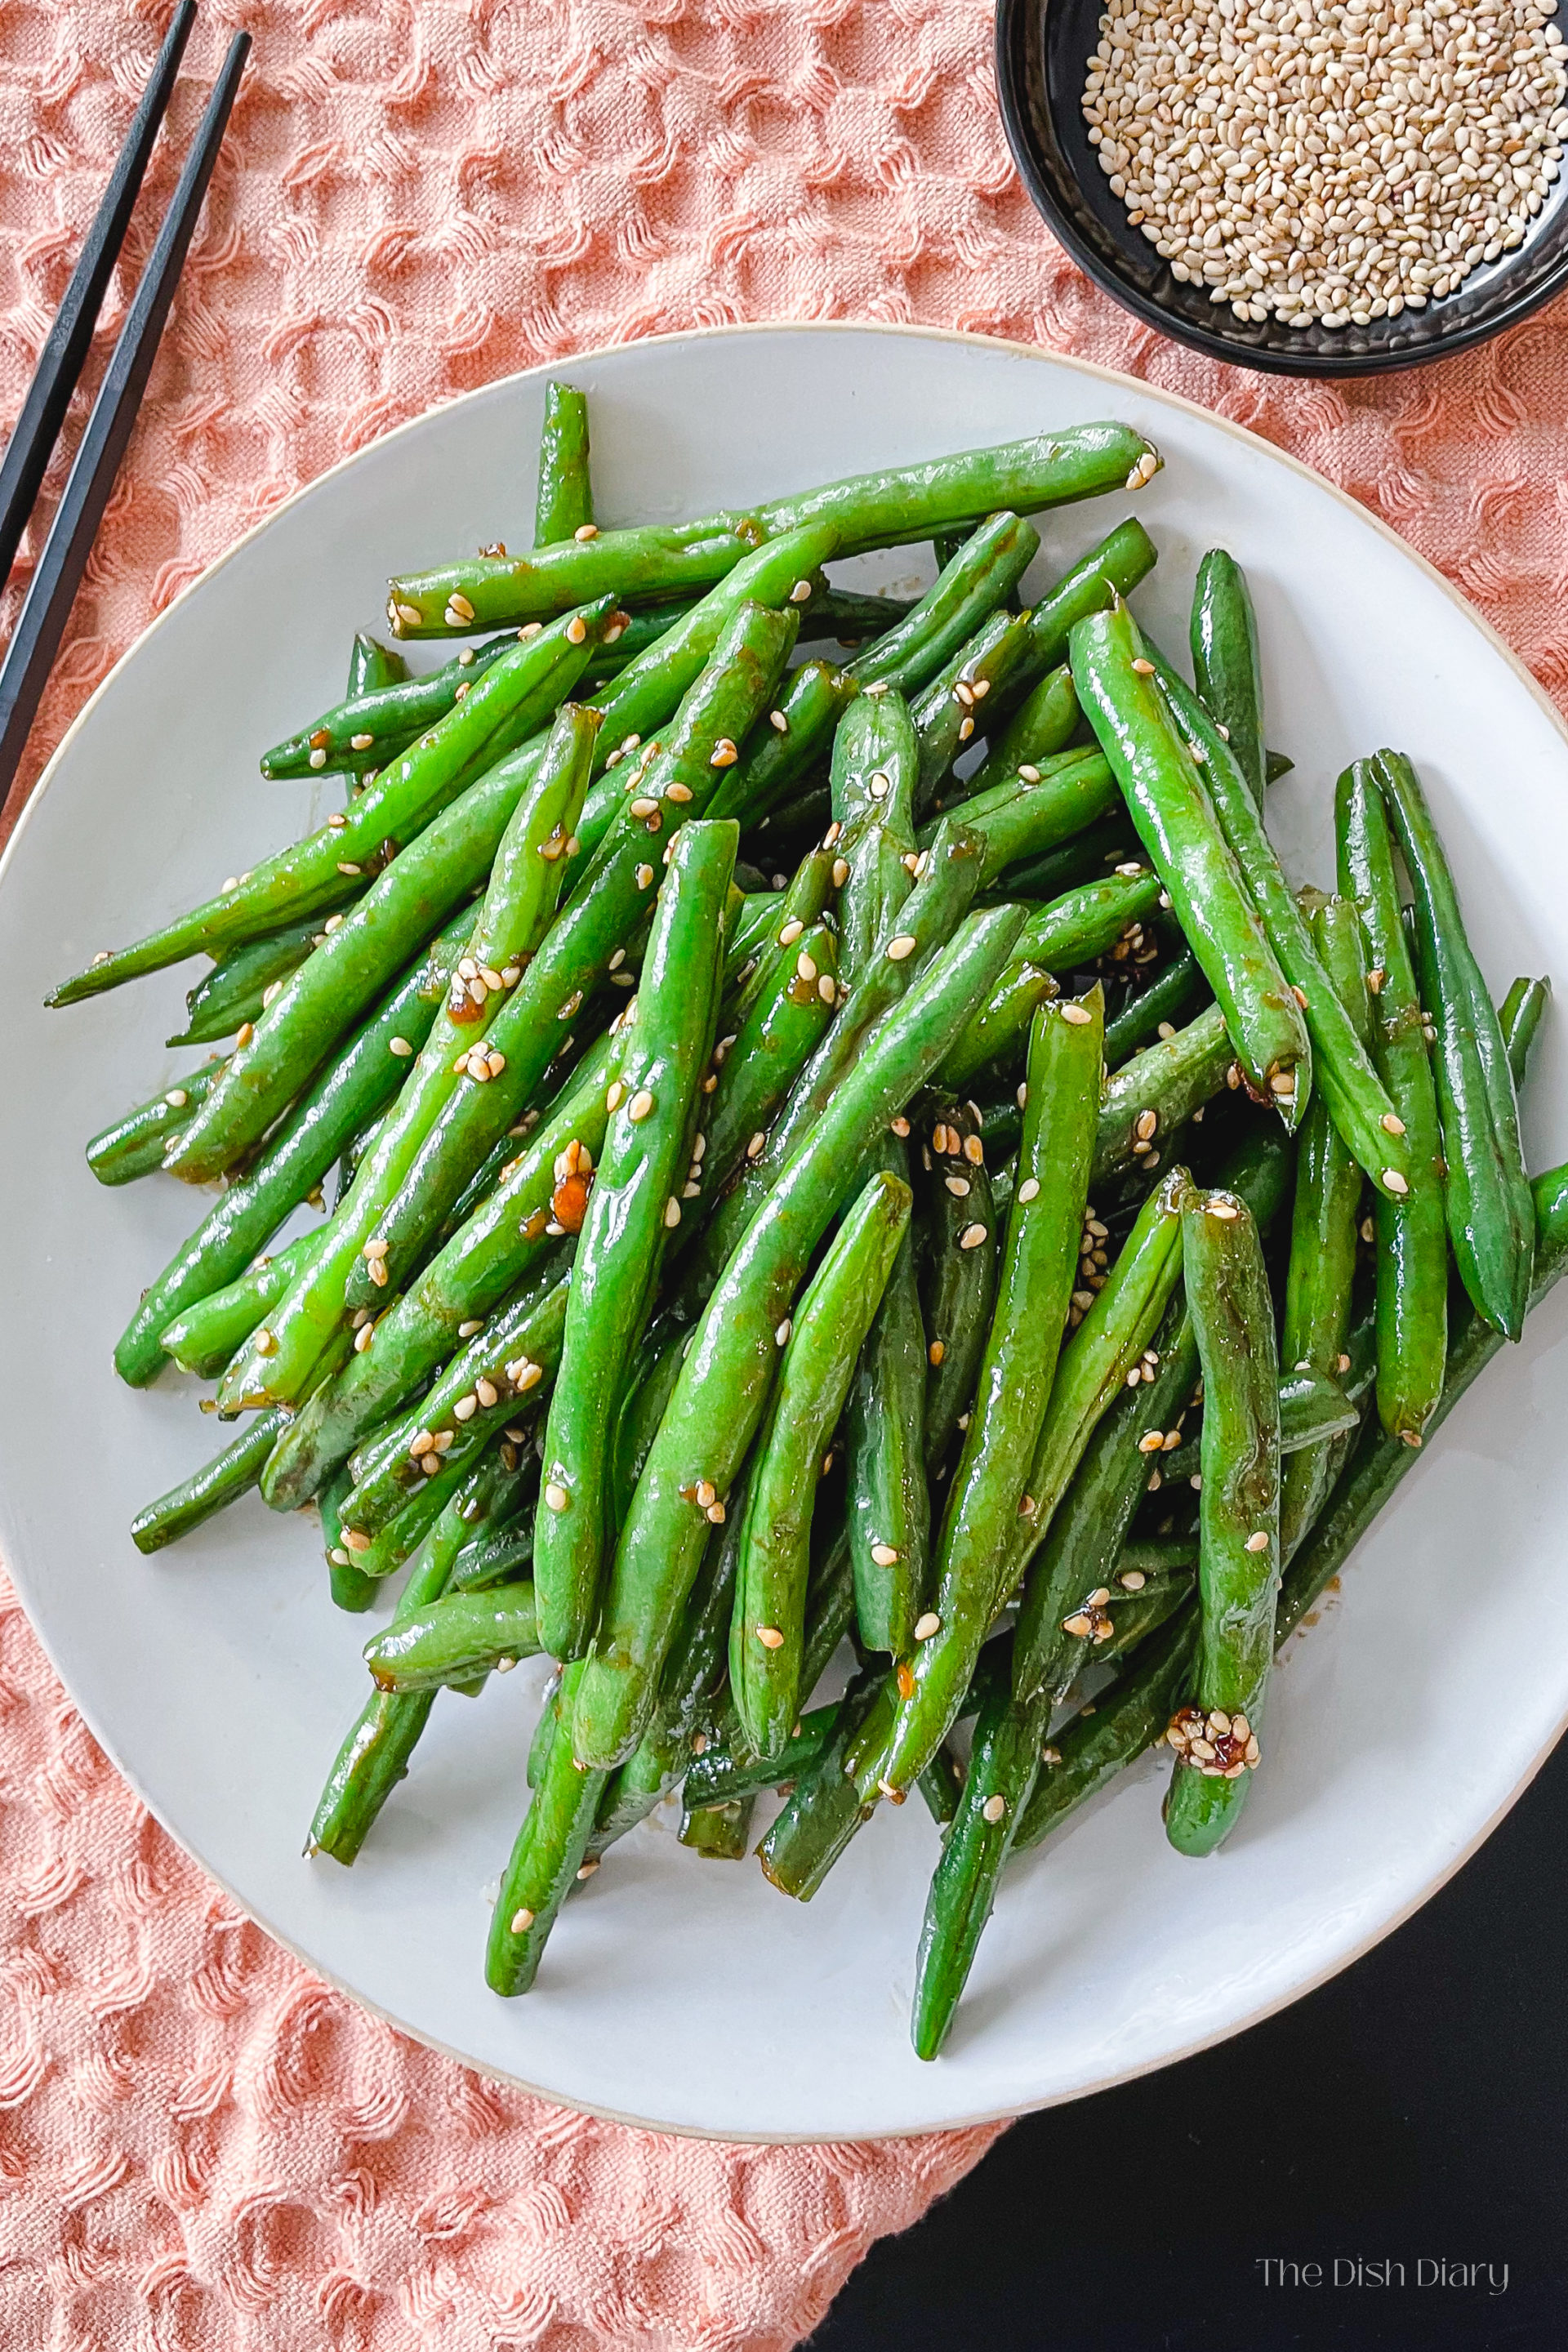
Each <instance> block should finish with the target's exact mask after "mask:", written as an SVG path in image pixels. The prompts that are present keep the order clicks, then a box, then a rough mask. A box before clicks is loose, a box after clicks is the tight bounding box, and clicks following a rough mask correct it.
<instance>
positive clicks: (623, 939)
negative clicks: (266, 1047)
mask: <svg viewBox="0 0 1568 2352" xmlns="http://www.w3.org/2000/svg"><path fill="white" fill-rule="evenodd" d="M794 636H795V622H794V619H793V617H792V615H791V614H789V613H787V612H785V613H775V612H773V611H772V610H770V609H768V608H765V607H763V606H762V605H759V604H742V606H741V607H740V609H739V610H738V611H737V612H736V613H735V614H734V615H733V616H732V617H731V621H730V622H729V623H728V625H726V627H725V628H724V630H723V631H722V633H721V636H720V638H719V641H718V643H717V645H716V646H715V647H714V649H713V656H712V658H711V660H710V662H709V663H708V665H707V667H705V668H704V669H703V671H702V672H701V674H700V677H699V678H698V680H697V682H696V684H695V685H694V686H693V687H692V688H691V689H690V692H689V694H688V696H687V697H686V699H685V700H684V702H683V703H682V705H681V708H680V709H679V712H678V713H677V715H676V718H675V719H674V720H673V722H672V723H671V727H670V730H669V733H668V745H667V746H665V751H666V756H665V758H664V759H662V760H660V759H658V755H657V753H656V754H655V758H654V761H652V762H650V767H649V770H648V772H647V775H646V782H647V791H646V792H644V793H632V794H631V796H630V797H629V798H628V799H627V800H626V803H625V805H624V807H623V808H622V810H621V813H620V814H619V815H618V816H617V817H616V821H615V824H614V825H613V827H612V828H611V830H610V831H609V832H608V833H607V834H606V835H605V839H604V841H603V842H602V843H601V844H600V846H599V849H598V850H597V852H596V853H595V856H594V859H593V861H592V865H591V868H590V870H589V872H588V873H587V874H586V875H585V876H584V877H583V879H582V880H581V881H580V882H579V883H578V885H577V886H576V887H575V889H574V892H573V894H572V896H571V897H570V898H568V900H567V902H566V904H565V906H564V907H563V909H562V913H561V916H560V919H559V920H558V921H557V922H556V923H555V924H554V926H553V927H552V929H551V930H550V932H549V933H548V935H547V936H546V938H545V940H544V941H543V943H542V946H541V948H540V950H539V951H538V953H537V954H536V955H535V957H534V959H533V961H532V962H531V964H530V966H529V968H528V970H527V971H526V972H525V973H524V974H523V977H522V981H521V984H520V986H518V987H517V988H516V989H514V990H513V991H512V992H511V994H510V996H509V997H508V998H507V1000H506V1002H505V1003H503V1005H502V1006H501V1008H500V1013H498V1014H497V1016H496V1019H495V1021H494V1023H493V1024H492V1025H491V1028H490V1030H489V1034H488V1037H487V1044H488V1045H489V1048H490V1051H491V1054H492V1057H493V1056H494V1055H500V1059H501V1062H502V1064H503V1068H502V1070H501V1072H500V1074H499V1075H497V1076H494V1077H493V1080H492V1083H491V1084H489V1086H486V1087H468V1088H466V1089H465V1090H464V1091H463V1093H462V1094H461V1095H459V1096H455V1097H453V1098H452V1099H451V1100H450V1101H448V1103H447V1106H446V1108H445V1109H444V1110H443V1111H442V1113H441V1115H440V1117H439V1118H437V1120H436V1122H435V1124H434V1126H433V1127H432V1129H430V1131H429V1134H428V1136H427V1138H426V1140H425V1141H424V1143H423V1144H422V1145H421V1146H420V1149H419V1150H418V1151H417V1152H416V1155H415V1156H414V1158H413V1159H412V1160H411V1161H410V1162H409V1163H408V1166H407V1168H406V1169H405V1171H404V1173H403V1177H402V1181H401V1185H400V1187H399V1189H398V1190H397V1192H396V1193H395V1197H393V1198H391V1199H390V1200H389V1202H387V1204H386V1206H385V1207H384V1210H383V1211H382V1212H381V1213H379V1214H378V1217H377V1224H378V1227H379V1233H378V1236H377V1237H378V1238H381V1239H384V1240H385V1242H386V1244H387V1254H386V1255H385V1257H384V1260H383V1263H384V1265H387V1267H388V1270H389V1274H392V1275H395V1274H396V1272H397V1268H398V1265H399V1263H400V1262H401V1261H403V1260H417V1258H418V1257H419V1255H421V1254H422V1252H423V1250H424V1247H425V1245H426V1241H427V1239H428V1237H429V1235H430V1234H432V1233H433V1232H434V1231H435V1229H436V1227H437V1224H438V1223H439V1221H440V1219H441V1218H442V1216H443V1215H444V1214H445V1212H446V1210H447V1207H448V1206H449V1204H450V1203H451V1202H452V1201H453V1200H454V1199H455V1198H456V1197H457V1195H458V1192H460V1191H461V1190H462V1188H463V1185H464V1183H465V1182H466V1181H467V1178H468V1172H469V1171H470V1170H471V1169H472V1168H473V1167H474V1166H475V1165H476V1164H477V1163H478V1161H479V1160H481V1159H482V1158H483V1157H484V1156H485V1154H486V1153H487V1152H489V1150H491V1149H492V1147H493V1146H494V1145H495V1144H496V1143H497V1142H498V1141H499V1140H500V1137H501V1136H502V1135H503V1134H504V1133H505V1132H506V1130H507V1129H509V1128H510V1127H511V1126H512V1125H513V1124H514V1123H515V1122H516V1120H517V1119H518V1118H519V1117H520V1116H521V1112H522V1111H523V1109H524V1108H526V1106H527V1104H528V1103H529V1101H530V1100H531V1097H532V1096H533V1095H534V1094H535V1093H536V1092H537V1089H538V1087H539V1084H540V1081H541V1079H542V1077H543V1076H544V1073H545V1071H546V1069H547V1068H548V1067H549V1066H550V1064H551V1062H552V1060H553V1059H554V1048H555V1045H556V1042H557V1041H558V1040H559V1038H560V1036H561V1034H562V1032H561V1026H560V1024H561V1023H562V1022H563V1021H569V1020H571V1019H572V1018H573V1017H574V1015H575V1013H576V1012H577V1010H578V1007H579V1005H580V1004H581V1003H582V1000H583V998H584V995H585V993H586V992H587V991H588V990H589V989H591V988H593V987H594V986H595V984H596V983H597V982H599V981H600V980H602V979H603V978H604V976H605V974H606V973H611V974H612V975H613V972H614V970H615V968H616V963H617V960H618V958H619V957H620V956H621V955H622V954H623V953H624V951H625V950H626V947H627V946H628V945H629V943H630V942H631V940H633V938H634V937H635V934H636V932H637V929H639V927H640V926H641V924H642V923H643V921H644V920H645V919H647V915H648V913H649V911H650V909H651V907H652V903H653V897H654V892H655V889H656V887H657V884H658V871H659V866H658V858H659V856H660V854H661V851H662V850H663V849H664V848H667V847H668V843H669V840H670V839H671V838H673V836H674V835H675V834H676V833H677V832H678V831H679V827H680V826H681V824H685V823H687V822H689V820H690V819H692V818H694V817H700V816H703V815H706V814H708V810H707V802H708V798H709V795H710V793H712V791H713V789H714V786H715V784H716V782H717V780H718V778H719V776H720V774H721V772H722V770H721V768H716V767H714V765H713V759H714V755H715V754H716V753H718V754H720V755H722V753H723V751H724V749H725V746H726V744H727V743H732V742H735V741H738V740H740V738H741V736H742V735H743V734H744V733H745V731H746V729H747V727H748V726H749V725H750V723H751V721H752V718H753V717H754V716H755V715H756V713H757V712H758V711H759V710H761V709H763V707H764V706H765V704H766V701H767V698H768V697H769V695H770V694H771V693H772V692H773V686H774V684H775V683H776V680H777V677H778V674H779V672H780V670H781V668H782V667H783V665H784V659H785V657H786V656H787V654H788V651H789V647H790V646H791V644H792V643H793V641H794ZM639 756H640V755H639ZM656 770H657V772H656ZM364 1280H365V1276H363V1274H358V1273H356V1274H355V1275H354V1276H351V1279H350V1282H349V1284H348V1285H347V1286H346V1289H345V1297H347V1299H348V1301H349V1304H350V1305H353V1304H356V1303H359V1301H358V1299H357V1293H356V1285H359V1284H363V1282H364Z"/></svg>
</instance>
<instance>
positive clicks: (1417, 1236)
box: [1334, 762, 1448, 1445]
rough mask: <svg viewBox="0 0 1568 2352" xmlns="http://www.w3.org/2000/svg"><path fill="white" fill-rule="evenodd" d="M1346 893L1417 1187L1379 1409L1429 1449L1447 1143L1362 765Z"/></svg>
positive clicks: (1380, 1265)
mask: <svg viewBox="0 0 1568 2352" xmlns="http://www.w3.org/2000/svg"><path fill="white" fill-rule="evenodd" d="M1334 803H1335V808H1334V814H1335V824H1336V830H1337V832H1338V835H1339V866H1340V887H1341V888H1342V890H1343V891H1344V892H1345V893H1346V895H1347V896H1348V897H1349V898H1353V900H1354V901H1355V904H1356V906H1357V908H1358V909H1359V910H1360V919H1361V921H1362V923H1363V925H1364V927H1365V931H1366V943H1367V961H1369V962H1370V963H1371V964H1372V965H1373V973H1374V977H1373V979H1372V980H1371V981H1370V982H1369V981H1363V985H1362V989H1361V999H1362V1003H1363V1005H1365V1004H1367V1003H1368V995H1367V989H1368V986H1369V984H1370V985H1372V986H1373V988H1374V990H1375V994H1374V997H1373V1002H1372V1007H1371V1012H1372V1017H1371V1019H1370V1022H1369V1024H1368V1025H1369V1027H1370V1029H1371V1033H1372V1043H1373V1055H1375V1057H1376V1061H1377V1066H1378V1069H1379V1071H1380V1073H1381V1074H1382V1076H1383V1078H1384V1083H1385V1085H1386V1086H1387V1088H1388V1091H1389V1094H1390V1096H1391V1097H1392V1098H1393V1101H1394V1106H1395V1108H1396V1110H1397V1112H1398V1115H1399V1118H1401V1120H1402V1121H1403V1123H1404V1129H1405V1136H1406V1139H1407V1150H1408V1154H1409V1166H1410V1189H1409V1192H1407V1194H1406V1195H1405V1198H1404V1199H1402V1200H1396V1201H1388V1200H1384V1199H1383V1198H1381V1197H1380V1198H1379V1200H1378V1202H1377V1410H1378V1415H1379V1418H1380V1419H1381V1420H1382V1423H1383V1425H1384V1429H1386V1430H1387V1432H1388V1433H1389V1435H1390V1436H1391V1437H1403V1438H1404V1440H1405V1444H1407V1445H1419V1444H1420V1443H1421V1433H1422V1431H1423V1430H1424V1429H1425V1428H1426V1423H1427V1421H1428V1419H1429V1418H1430V1416H1431V1413H1432V1412H1433V1409H1434V1407H1435V1406H1436V1402H1437V1400H1438V1398H1439V1397H1440V1396H1441V1395H1442V1393H1443V1360H1444V1356H1445V1353H1446V1351H1447V1330H1448V1236H1447V1218H1446V1213H1445V1209H1444V1199H1443V1142H1442V1136H1441V1133H1440V1130H1439V1128H1438V1122H1437V1096H1436V1087H1434V1085H1433V1080H1432V1065H1431V1062H1430V1060H1429V1058H1428V1055H1427V1047H1426V1020H1425V1016H1424V1014H1423V1012H1422V1005H1421V997H1420V992H1419V991H1418V990H1417V988H1416V984H1415V971H1413V969H1412V967H1411V962H1410V955H1409V951H1408V950H1407V948H1406V946H1405V925H1404V919H1403V916H1402V913H1401V908H1400V898H1399V883H1398V878H1397V877H1396V875H1395V873H1394V844H1393V841H1392V839H1391V837H1390V835H1389V830H1388V818H1387V814H1386V813H1385V810H1384V802H1383V796H1382V793H1380V791H1379V789H1378V785H1377V782H1376V778H1375V776H1374V774H1373V772H1372V771H1371V770H1369V769H1368V768H1367V767H1366V766H1365V764H1364V763H1362V762H1358V763H1357V765H1356V766H1355V767H1353V768H1351V769H1348V770H1347V771H1346V772H1345V773H1344V774H1343V775H1342V777H1341V778H1340V781H1339V786H1338V789H1337V791H1336V793H1335V795H1334Z"/></svg>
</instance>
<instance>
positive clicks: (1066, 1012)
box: [1020, 1004, 1094, 1091]
mask: <svg viewBox="0 0 1568 2352" xmlns="http://www.w3.org/2000/svg"><path fill="white" fill-rule="evenodd" d="M1061 1015H1062V1019H1063V1020H1064V1021H1069V1022H1071V1024H1072V1025H1073V1027H1074V1028H1075V1029H1084V1028H1087V1027H1088V1025H1089V1023H1090V1022H1091V1021H1092V1020H1093V1018H1094V1015H1093V1013H1086V1012H1085V1010H1084V1008H1083V1006H1082V1005H1081V1004H1064V1005H1063V1006H1062V1008H1061ZM1020 1091H1021V1089H1020Z"/></svg>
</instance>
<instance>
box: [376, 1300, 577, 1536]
mask: <svg viewBox="0 0 1568 2352" xmlns="http://www.w3.org/2000/svg"><path fill="white" fill-rule="evenodd" d="M570 1290H571V1277H570V1276H568V1275H563V1274H562V1273H561V1272H560V1270H559V1268H558V1266H557V1265H556V1264H555V1263H554V1262H553V1261H552V1260H551V1259H546V1261H545V1262H544V1264H543V1265H542V1266H541V1267H540V1268H539V1269H538V1271H537V1272H536V1273H534V1274H533V1275H531V1276H530V1277H529V1278H528V1279H527V1280H525V1281H524V1282H523V1284H522V1285H521V1288H520V1289H519V1291H518V1293H517V1295H516V1297H513V1298H511V1299H510V1300H509V1301H508V1303H507V1305H506V1306H505V1307H503V1308H502V1309H501V1310H500V1313H499V1314H496V1315H492V1316H491V1317H490V1318H489V1320H488V1321H487V1322H486V1324H485V1327H484V1328H483V1330H481V1331H477V1332H476V1333H475V1334H474V1336H473V1338H472V1339H470V1340H469V1341H468V1345H467V1347H465V1348H460V1349H458V1353H457V1354H456V1356H454V1357H453V1359H452V1360H451V1362H450V1363H449V1364H448V1365H447V1367H446V1368H445V1370H443V1371H442V1372H441V1374H440V1375H439V1377H438V1378H437V1380H436V1381H434V1382H433V1384H432V1385H431V1387H430V1388H429V1389H427V1390H426V1392H425V1394H424V1395H423V1396H422V1397H421V1398H420V1399H419V1402H417V1404H416V1405H414V1406H412V1407H411V1408H410V1409H409V1410H408V1411H406V1412H405V1413H403V1414H402V1415H401V1416H400V1417H399V1418H397V1419H395V1420H394V1421H391V1422H389V1423H386V1424H385V1425H384V1427H383V1428H382V1429H381V1430H380V1431H379V1432H378V1433H377V1434H376V1435H375V1436H374V1438H372V1439H371V1440H370V1442H369V1443H368V1444H366V1445H364V1446H363V1447H362V1448H361V1449H360V1451H359V1452H358V1453H356V1454H353V1457H352V1459H351V1461H350V1465H349V1466H350V1469H351V1471H352V1473H353V1480H354V1485H353V1492H352V1493H351V1494H350V1495H349V1496H347V1497H346V1498H345V1500H344V1504H343V1508H342V1517H343V1520H344V1522H345V1523H346V1524H347V1525H348V1526H349V1527H352V1528H362V1529H363V1531H364V1532H365V1533H366V1534H369V1535H376V1534H379V1532H380V1530H381V1529H382V1528H384V1527H386V1526H388V1525H389V1524H390V1522H391V1521H392V1520H393V1519H395V1517H397V1514H398V1512H399V1511H400V1510H401V1509H402V1507H403V1506H404V1504H405V1503H406V1501H407V1500H408V1497H409V1495H410V1494H411V1493H412V1492H413V1491H414V1489H415V1488H416V1486H418V1484H419V1482H420V1480H421V1479H422V1478H433V1477H434V1476H436V1475H437V1472H438V1471H441V1470H444V1469H447V1468H450V1467H451V1466H452V1465H455V1464H466V1463H469V1462H471V1461H473V1460H474V1459H475V1458H476V1456H477V1455H478V1454H480V1453H482V1452H483V1451H484V1449H485V1447H486V1446H487V1445H488V1444H489V1443H490V1441H491V1439H492V1438H494V1437H495V1436H496V1435H497V1434H498V1433H500V1431H501V1430H502V1429H504V1428H505V1427H506V1425H507V1423H508V1422H509V1421H511V1420H515V1419H516V1418H517V1417H518V1415H519V1414H528V1413H531V1412H532V1411H533V1409H534V1407H535V1406H537V1405H538V1404H540V1403H542V1402H543V1399H544V1397H545V1395H546V1394H547V1393H548V1391H549V1387H550V1384H551V1383H552V1381H553V1380H554V1377H555V1373H556V1370H557V1368H558V1367H559V1364H560V1361H561V1349H562V1338H563V1332H564V1329H565V1325H566V1315H567V1299H568V1297H569V1295H570Z"/></svg>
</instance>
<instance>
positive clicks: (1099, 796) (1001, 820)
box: [921, 751, 1117, 887]
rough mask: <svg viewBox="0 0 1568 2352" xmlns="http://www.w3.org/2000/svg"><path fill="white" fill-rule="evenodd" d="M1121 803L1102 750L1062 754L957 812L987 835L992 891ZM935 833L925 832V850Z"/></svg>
mask: <svg viewBox="0 0 1568 2352" xmlns="http://www.w3.org/2000/svg"><path fill="white" fill-rule="evenodd" d="M1116 804H1117V791H1116V780H1115V778H1114V777H1113V776H1112V774H1111V772H1110V767H1109V765H1108V764H1107V762H1106V761H1104V760H1103V759H1102V758H1101V757H1100V753H1099V752H1098V751H1060V752H1058V753H1057V755H1056V756H1055V757H1054V758H1052V759H1048V760H1045V761H1042V762H1041V763H1040V767H1039V769H1038V772H1035V773H1032V774H1030V775H1028V776H1023V775H1015V776H1008V777H1005V778H1004V779H1003V781H1002V782H1000V783H998V784H994V785H993V786H992V787H991V789H990V791H989V792H984V793H973V794H971V795H969V796H968V797H967V798H965V799H963V800H961V801H959V802H958V803H957V804H956V813H957V814H958V815H959V816H960V817H961V818H962V819H963V823H964V824H967V825H972V826H973V828H974V830H975V832H976V833H979V834H983V835H984V838H985V866H984V873H983V876H982V884H983V887H989V886H990V885H991V884H993V883H994V882H995V880H996V878H997V877H998V876H999V875H1000V874H1002V873H1003V872H1005V869H1006V868H1007V867H1009V866H1014V865H1016V863H1017V861H1018V860H1020V859H1024V858H1028V859H1033V858H1035V857H1037V856H1044V855H1045V853H1046V852H1047V851H1048V850H1050V849H1054V848H1056V847H1057V846H1058V845H1059V844H1061V843H1062V842H1065V841H1068V840H1071V839H1072V838H1074V836H1076V835H1078V834H1080V833H1081V832H1083V831H1084V830H1085V828H1086V827H1087V826H1089V825H1090V824H1093V823H1094V822H1095V821H1096V819H1097V818H1100V817H1102V816H1104V814H1105V813H1106V811H1107V810H1108V809H1111V808H1114V807H1115V806H1116ZM934 831H935V827H934V826H932V825H927V826H925V827H924V828H923V829H922V831H921V847H922V848H924V847H925V846H926V845H928V844H929V843H930V841H931V838H932V836H933V834H934Z"/></svg>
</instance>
